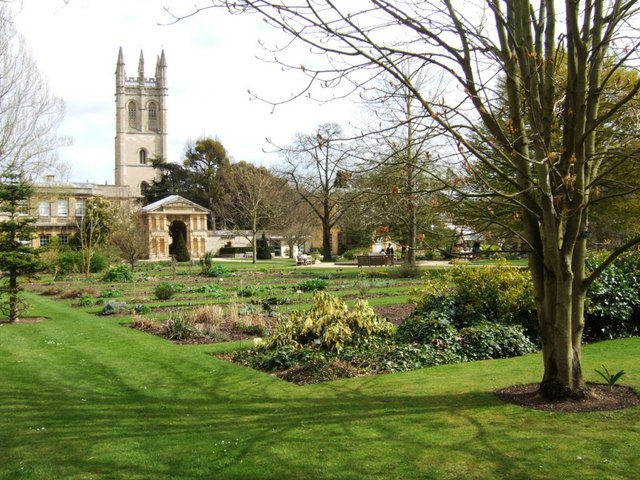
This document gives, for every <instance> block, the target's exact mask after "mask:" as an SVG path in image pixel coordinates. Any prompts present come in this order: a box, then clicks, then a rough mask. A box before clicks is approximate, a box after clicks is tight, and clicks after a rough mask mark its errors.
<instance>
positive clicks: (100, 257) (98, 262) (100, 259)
mask: <svg viewBox="0 0 640 480" xmlns="http://www.w3.org/2000/svg"><path fill="white" fill-rule="evenodd" d="M108 266H109V259H108V258H107V256H106V255H105V254H104V253H100V252H93V255H91V268H90V269H89V272H90V273H100V272H102V271H103V270H105V269H106V268H107V267H108Z"/></svg>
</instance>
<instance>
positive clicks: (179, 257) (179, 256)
mask: <svg viewBox="0 0 640 480" xmlns="http://www.w3.org/2000/svg"><path fill="white" fill-rule="evenodd" d="M174 238H175V242H176V244H175V247H174V249H173V255H174V256H175V257H176V261H178V262H188V261H189V260H191V254H190V253H189V250H188V249H187V242H186V241H185V239H184V237H183V236H182V233H180V232H178V233H177V234H176V235H175V237H174Z"/></svg>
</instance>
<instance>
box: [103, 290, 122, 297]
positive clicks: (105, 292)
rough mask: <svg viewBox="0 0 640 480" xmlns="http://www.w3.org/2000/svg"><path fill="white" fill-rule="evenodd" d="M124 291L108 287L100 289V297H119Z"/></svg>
mask: <svg viewBox="0 0 640 480" xmlns="http://www.w3.org/2000/svg"><path fill="white" fill-rule="evenodd" d="M123 295H124V293H123V292H122V290H119V289H117V288H107V289H105V290H101V291H100V298H118V297H122V296H123Z"/></svg>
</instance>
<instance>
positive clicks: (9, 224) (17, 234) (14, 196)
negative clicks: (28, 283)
mask: <svg viewBox="0 0 640 480" xmlns="http://www.w3.org/2000/svg"><path fill="white" fill-rule="evenodd" d="M32 195H33V188H32V187H31V185H29V184H28V183H26V182H25V181H23V180H21V179H19V178H18V177H17V176H15V175H9V176H7V177H6V178H4V179H2V181H0V211H1V212H3V213H4V215H5V218H4V219H3V220H2V221H0V279H1V280H2V283H1V284H0V294H2V299H1V302H0V307H1V308H2V310H3V313H6V314H7V316H8V318H9V322H10V323H15V322H17V321H18V317H19V315H20V313H21V312H22V311H23V310H24V305H23V304H22V303H21V302H20V295H19V294H20V290H21V289H20V287H19V283H18V279H19V278H20V277H23V278H33V277H35V276H36V274H37V273H38V272H40V271H42V270H43V268H44V266H43V265H42V262H40V259H39V258H38V252H37V251H36V249H34V248H33V247H32V246H31V239H32V237H33V234H34V231H35V229H34V227H33V223H35V219H34V218H32V217H28V216H26V211H25V208H26V206H27V203H28V200H29V198H30V197H31V196H32Z"/></svg>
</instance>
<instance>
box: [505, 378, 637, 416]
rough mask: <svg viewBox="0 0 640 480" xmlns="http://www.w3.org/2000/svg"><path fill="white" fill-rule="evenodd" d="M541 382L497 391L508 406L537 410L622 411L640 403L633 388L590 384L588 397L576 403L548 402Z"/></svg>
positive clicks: (571, 400) (570, 401)
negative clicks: (542, 391) (540, 386)
mask: <svg viewBox="0 0 640 480" xmlns="http://www.w3.org/2000/svg"><path fill="white" fill-rule="evenodd" d="M538 387H539V385H538V384H537V383H530V384H527V385H513V386H511V387H507V388H503V389H501V390H497V391H496V396H497V397H498V398H499V399H500V400H502V401H503V402H506V403H513V404H515V405H521V406H523V407H528V408H534V409H536V410H547V411H552V412H563V413H577V412H601V411H609V410H619V409H622V408H628V407H633V406H635V405H638V404H640V397H638V395H637V394H636V393H635V391H634V390H633V389H632V388H629V387H624V386H619V385H615V386H614V387H613V388H609V386H608V385H600V384H593V383H592V384H589V385H588V387H589V390H588V392H587V395H586V396H585V398H582V399H578V400H574V399H566V400H556V401H553V400H548V399H546V398H544V397H543V396H542V395H540V393H539V391H538Z"/></svg>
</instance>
